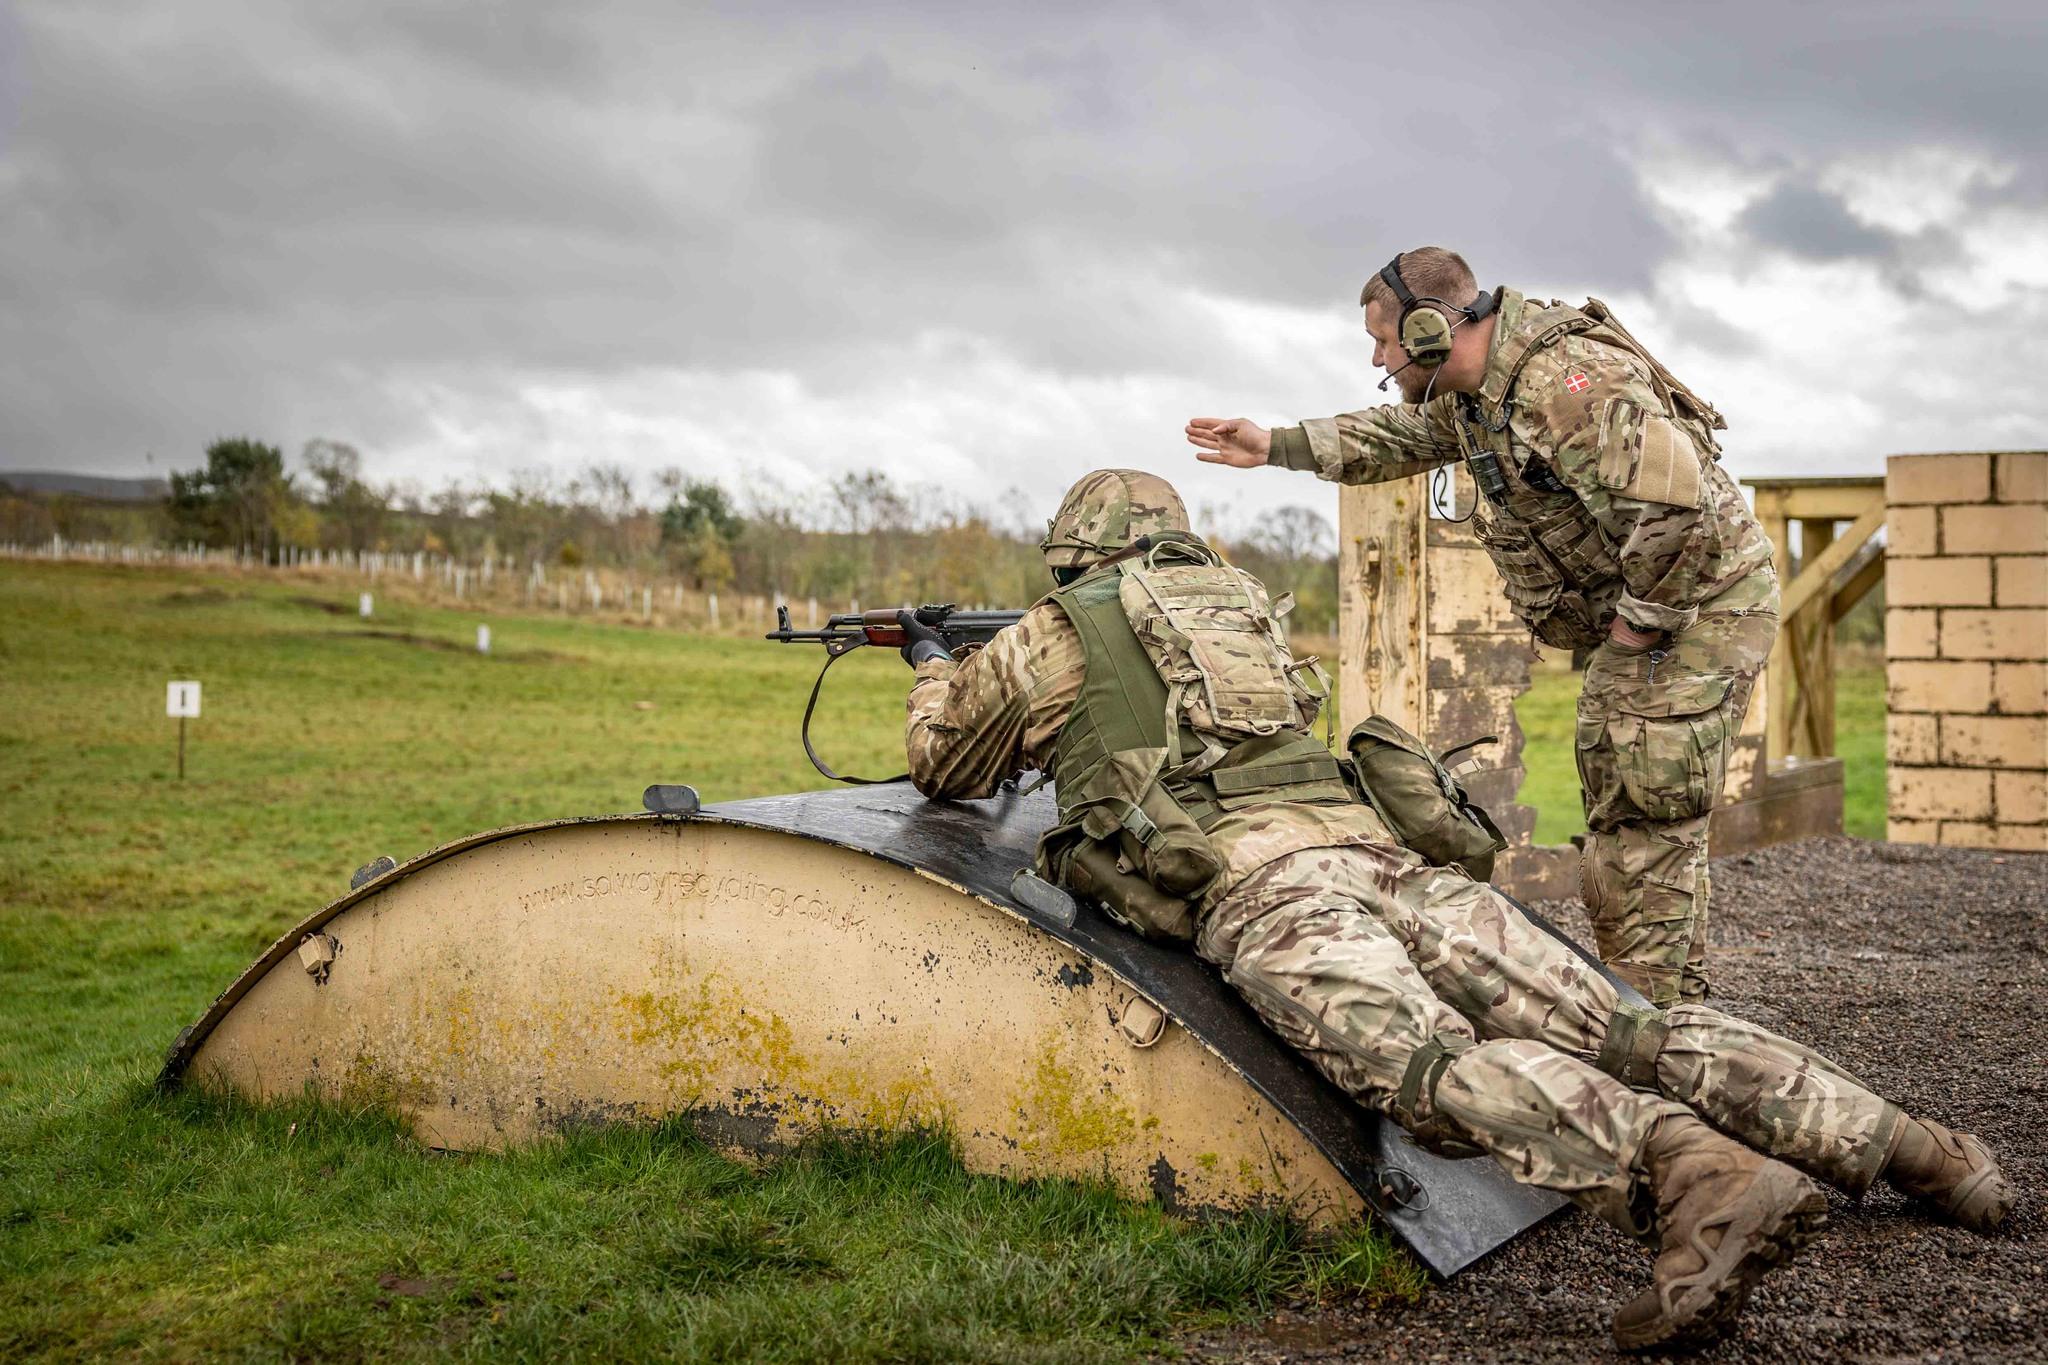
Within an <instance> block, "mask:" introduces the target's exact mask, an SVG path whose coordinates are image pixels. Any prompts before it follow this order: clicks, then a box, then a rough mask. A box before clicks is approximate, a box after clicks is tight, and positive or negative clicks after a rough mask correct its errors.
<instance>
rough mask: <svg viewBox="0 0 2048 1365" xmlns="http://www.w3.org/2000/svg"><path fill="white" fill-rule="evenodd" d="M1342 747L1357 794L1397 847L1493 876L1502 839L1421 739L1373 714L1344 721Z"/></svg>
mask: <svg viewBox="0 0 2048 1365" xmlns="http://www.w3.org/2000/svg"><path fill="white" fill-rule="evenodd" d="M1491 739H1492V737H1491V736H1488V737H1487V739H1484V740H1475V741H1473V743H1474V744H1484V743H1488V742H1490V740H1491ZM1344 747H1345V749H1346V751H1347V752H1348V753H1349V754H1350V755H1351V764H1350V775H1351V778H1352V780H1353V782H1354V783H1355V784H1356V786H1357V788H1358V790H1359V794H1360V795H1361V796H1362V797H1363V798H1364V800H1365V802H1366V804H1367V805H1369V806H1371V807H1372V808H1373V809H1374V810H1376V811H1378V812H1379V813H1380V818H1381V819H1383V820H1385V821H1386V822H1387V827H1388V828H1389V829H1390V830H1392V831H1393V834H1394V837H1395V838H1396V839H1399V840H1400V841H1401V843H1402V844H1403V845H1404V846H1405V847H1407V848H1409V849H1412V850H1414V851H1415V852H1416V853H1419V854H1421V855H1422V856H1423V857H1424V858H1425V859H1427V860H1428V861H1429V862H1431V863H1432V864H1434V865H1435V866H1437V867H1458V868H1461V869H1463V870H1464V872H1465V873H1466V875H1468V876H1470V877H1471V878H1472V880H1474V881H1478V882H1483V881H1486V880H1488V879H1489V878H1491V877H1492V876H1493V857H1494V855H1495V854H1496V853H1498V852H1500V851H1501V850H1502V849H1504V848H1506V847H1507V846H1508V841H1507V840H1506V839H1505V838H1503V837H1501V832H1500V830H1499V828H1498V827H1497V826H1495V824H1494V823H1493V820H1492V817H1490V816H1488V815H1487V813H1486V812H1485V811H1483V810H1481V809H1480V808H1479V807H1478V806H1476V805H1474V804H1473V803H1472V801H1471V799H1470V798H1469V797H1468V796H1466V794H1465V788H1464V786H1463V785H1462V784H1461V783H1460V782H1459V781H1458V779H1457V778H1455V777H1453V776H1451V772H1450V769H1449V768H1447V767H1445V766H1444V763H1443V760H1442V759H1439V758H1438V757H1437V756H1436V755H1434V754H1432V753H1431V752H1430V751H1429V746H1428V745H1426V744H1424V743H1423V742H1422V741H1421V740H1419V739H1417V738H1416V737H1415V736H1414V735H1413V734H1410V733H1409V732H1408V731H1407V730H1406V729H1404V728H1403V727H1402V726H1400V725H1398V724H1396V723H1395V722H1393V721H1391V720H1389V719H1387V718H1386V717H1385V716H1374V717H1372V718H1371V719H1370V720H1363V721H1360V722H1359V723H1358V724H1357V725H1355V726H1353V727H1352V730H1351V733H1350V734H1349V735H1346V736H1345V737H1344ZM1471 747H1472V745H1471V744H1466V745H1461V746H1459V749H1467V748H1471ZM1459 749H1452V750H1449V751H1447V754H1455V753H1457V752H1459Z"/></svg>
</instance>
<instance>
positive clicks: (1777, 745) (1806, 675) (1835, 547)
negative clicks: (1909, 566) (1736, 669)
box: [1742, 475, 1885, 762]
mask: <svg viewBox="0 0 2048 1365" xmlns="http://www.w3.org/2000/svg"><path fill="white" fill-rule="evenodd" d="M1742 482H1743V483H1744V485H1746V486H1747V487H1748V488H1749V489H1750V490H1751V491H1752V492H1753V493H1754V495H1755V498H1756V515H1757V520H1759V521H1761V522H1762V523H1763V527H1764V532H1765V533H1766V534H1767V535H1769V536H1770V538H1771V546H1772V548H1773V551H1774V556H1773V557H1774V560H1775V562H1776V564H1777V568H1778V582H1779V583H1780V584H1781V585H1782V586H1781V589H1780V595H1781V601H1780V605H1779V611H1780V617H1779V620H1780V625H1779V629H1778V642H1777V645H1776V646H1775V647H1774V648H1773V649H1772V651H1771V663H1770V673H1769V675H1768V677H1769V681H1768V683H1767V684H1766V687H1767V688H1768V691H1769V697H1768V701H1767V710H1766V712H1765V734H1766V741H1765V743H1766V750H1765V752H1766V753H1767V755H1768V756H1769V759H1770V761H1772V762H1777V761H1779V760H1782V759H1786V758H1793V757H1799V758H1825V757H1828V756H1830V755H1832V754H1833V753H1834V752H1835V624H1836V623H1837V622H1838V621H1840V620H1841V619H1842V618H1843V617H1844V616H1846V615H1848V613H1849V610H1850V608H1852V607H1854V606H1855V605H1856V604H1857V603H1858V602H1860V601H1862V600H1863V598H1864V596H1865V595H1866V594H1867V593H1869V591H1870V590H1871V589H1872V588H1874V587H1876V586H1877V585H1878V583H1879V582H1880V581H1881V580H1882V579H1883V578H1884V547H1883V545H1881V544H1875V543H1873V537H1875V536H1876V535H1877V533H1878V532H1879V531H1881V530H1883V529H1884V525H1885V497H1884V479H1883V477H1882V476H1877V475H1873V476H1870V477H1851V478H1832V479H1744V480H1743V481H1742ZM1794 522H1797V523H1798V525H1799V556H1798V561H1797V567H1798V573H1797V574H1796V575H1795V574H1794V573H1793V567H1794V560H1793V555H1792V542H1791V529H1792V525H1793V523H1794ZM1843 522H1847V523H1848V524H1849V525H1848V529H1847V530H1846V531H1838V530H1837V528H1838V527H1839V526H1840V525H1841V524H1842V523H1843Z"/></svg>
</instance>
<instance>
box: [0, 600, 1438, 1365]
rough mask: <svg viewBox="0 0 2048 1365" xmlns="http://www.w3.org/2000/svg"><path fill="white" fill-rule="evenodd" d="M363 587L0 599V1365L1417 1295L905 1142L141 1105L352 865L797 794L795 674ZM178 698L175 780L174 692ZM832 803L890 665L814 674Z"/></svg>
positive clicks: (889, 742)
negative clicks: (765, 1139)
mask: <svg viewBox="0 0 2048 1365" xmlns="http://www.w3.org/2000/svg"><path fill="white" fill-rule="evenodd" d="M355 591H356V585H355V584H353V583H343V582H340V581H335V582H332V583H328V584H324V585H323V584H320V583H318V582H314V581H305V582H292V581H288V580H287V581H279V580H277V579H274V578H271V577H267V576H266V577H255V576H251V577H247V578H239V577H234V576H230V575H226V574H220V573H207V574H198V573H193V574H185V573H175V572H164V571H149V572H141V571H130V570H120V569H108V568H96V567H85V566H65V565H55V566H53V565H42V564H22V563H6V564H0V830H4V833H0V1021H4V1027H0V1359H17V1358H21V1357H24V1356H34V1355H46V1356H64V1357H79V1356H99V1355H105V1354H122V1355H133V1356H140V1357H191V1356H195V1355H200V1354H231V1355H257V1356H268V1357H293V1358H315V1357H359V1356H362V1355H365V1354H396V1355H406V1356H429V1355H432V1356H441V1355H447V1354H456V1355H470V1356H490V1357H493V1358H497V1357H506V1356H510V1357H523V1358H531V1359H541V1358H549V1359H553V1358H561V1357H571V1358H574V1357H582V1358H596V1357H606V1358H611V1357H616V1356H621V1355H629V1356H663V1355H674V1356H680V1357H689V1358H696V1359H710V1360H721V1359H742V1358H744V1359H843V1360H862V1359H885V1358H886V1359H930V1360H952V1359H987V1360H1048V1361H1049V1360H1060V1361H1065V1360H1082V1359H1093V1358H1107V1359H1119V1358H1127V1357H1129V1356H1131V1355H1133V1354H1135V1353H1141V1352H1142V1351H1144V1350H1145V1349H1147V1348H1149V1347H1151V1346H1154V1345H1156V1344H1157V1343H1159V1342H1160V1341H1162V1340H1163V1339H1164V1336H1165V1334H1166V1333H1168V1332H1170V1331H1171V1330H1173V1329H1174V1328H1176V1327H1177V1326H1180V1325H1184V1324H1187V1323H1190V1322H1200V1321H1205V1320H1218V1319H1231V1318H1243V1317H1246V1316H1249V1315H1254V1314H1257V1313H1258V1312H1260V1311H1261V1310H1262V1309H1265V1308H1267V1307H1269V1306H1270V1305H1271V1304H1273V1303H1274V1302H1276V1301H1278V1300H1280V1299H1283V1298H1296V1297H1315V1296H1320V1295H1340V1294H1365V1295H1391V1296H1408V1295H1412V1294H1413V1293H1415V1292H1416V1291H1417V1288H1418V1286H1419V1276H1418V1272H1417V1271H1416V1270H1415V1269H1414V1266H1413V1264H1412V1263H1411V1262H1409V1261H1407V1260H1406V1259H1405V1258H1402V1257H1398V1256H1396V1255H1394V1254H1392V1253H1391V1252H1390V1251H1389V1250H1388V1246H1387V1243H1386V1242H1385V1241H1384V1240H1383V1239H1382V1238H1381V1237H1380V1236H1379V1235H1378V1234H1377V1233H1375V1232H1369V1231H1362V1232H1359V1233H1356V1234H1353V1235H1351V1236H1349V1237H1347V1238H1345V1239H1343V1240H1341V1241H1338V1242H1336V1243H1334V1244H1330V1243H1322V1244H1317V1243H1312V1242H1311V1240H1310V1239H1309V1238H1307V1237H1306V1236H1305V1235H1304V1233H1303V1232H1302V1230H1301V1229H1300V1228H1299V1227H1298V1226H1296V1225H1294V1224H1292V1223H1290V1222H1288V1221H1287V1220H1285V1219H1283V1218H1279V1217H1248V1218H1240V1219H1236V1220H1233V1221H1228V1222H1211V1223H1194V1222H1187V1221H1182V1220H1177V1219H1174V1218H1171V1217H1168V1216H1167V1215H1165V1214H1163V1213H1161V1212H1160V1211H1159V1210H1158V1209H1156V1208H1152V1207H1147V1206H1142V1205H1134V1204H1130V1203H1126V1202H1122V1201H1119V1200H1117V1199H1115V1198H1113V1197H1111V1196H1110V1195H1108V1194H1107V1193H1105V1192H1104V1191H1102V1190H1099V1189H1090V1188H1086V1187H1082V1186H1076V1185H1073V1184H1066V1183H1048V1184H1033V1185H1022V1186H1020V1185H1013V1184H1006V1183H1003V1182H999V1181H994V1180H988V1179H982V1178H978V1177H973V1176H970V1175H968V1174H966V1173H965V1172H964V1171H963V1170H962V1169H961V1168H960V1166H959V1163H958V1162H957V1161H956V1160H955V1159H954V1157H953V1155H952V1153H951V1151H950V1149H949V1147H948V1146H947V1144H946V1143H945V1142H944V1141H943V1140H942V1139H937V1138H934V1137H932V1136H930V1135H907V1136H897V1137H872V1136H860V1135H840V1136H838V1137H834V1138H827V1139H821V1140H820V1141H819V1142H818V1143H817V1144H816V1145H815V1146H814V1147H813V1148H811V1149H810V1150H807V1151H804V1152H802V1153H800V1154H798V1155H797V1156H794V1157H792V1158H789V1159H787V1160H784V1161H782V1162H779V1163H777V1164H775V1165H774V1166H772V1167H769V1168H767V1169H765V1170H758V1171H757V1170H751V1169H749V1168H747V1167H745V1166H742V1165H740V1164H737V1163H735V1162H733V1161H730V1160H728V1159H726V1158H724V1157H722V1156H720V1155H718V1154H716V1153H714V1152H711V1151H709V1150H706V1149H705V1148H703V1147H702V1146H701V1145H699V1144H698V1143H697V1142H696V1141H695V1139H694V1138H693V1137H692V1135H691V1134H690V1133H689V1132H688V1131H687V1130H686V1129H684V1128H682V1127H681V1126H679V1125H669V1126H665V1127H657V1128H652V1129H641V1130H608V1131H603V1132H594V1133H584V1134H581V1135H579V1136H577V1137H575V1138H573V1139H570V1140H566V1141H563V1142H559V1143H554V1144H551V1145H547V1146H544V1147H540V1148H536V1149H534V1150H530V1151H526V1152H521V1153H515V1154H511V1155H504V1156H478V1157H449V1156H440V1155H435V1154H431V1153H428V1152H426V1151H423V1150H421V1149H420V1148H418V1147H417V1146H415V1145H413V1144H412V1143H411V1142H410V1141H409V1140H407V1139H406V1138H405V1137H404V1136H403V1135H402V1134H401V1133H400V1132H399V1131H398V1130H397V1129H396V1128H395V1127H394V1126H393V1125H392V1124H391V1123H390V1122H389V1121H388V1120H387V1119H386V1118H384V1117H382V1116H380V1115H378V1114H375V1113H344V1112H339V1111H337V1110H334V1109H316V1108H312V1107H306V1106H293V1107H288V1108H285V1109H279V1110H269V1111H258V1110H254V1109H251V1108H249V1107H247V1106H244V1105H240V1104H236V1103H230V1102H226V1101H222V1100H218V1099H210V1098H207V1097H204V1096H194V1095H189V1094H185V1095H177V1096H173V1097H169V1098H164V1097H158V1096H156V1095H154V1094H152V1092H151V1090H150V1087H149V1082H150V1079H151V1078H152V1077H153V1076H154V1074H155V1072H156V1069H157V1066H158V1065H159V1063H160V1061H161V1058H162V1055H163V1052H164V1049H165V1048H166V1047H167V1046H168V1044H169V1043H170V1041H171V1039H172V1037H173V1036H174V1035H175V1034H176V1033H177V1031H178V1029H179V1028H181V1027H182V1026H184V1025H185V1024H188V1023H190V1022H191V1021H192V1020H193V1019H194V1018H195V1017H196V1016H197V1015H198V1013H199V1011H200V1010H201V1008H202V1007H203V1006H204V1005H205V1004H206V1003H207V1001H209V1000H210V999H211V998H212V997H213V995H214V994H215V993H216V992H217V991H219V990H220V989H221V987H222V986H224V985H225V984H226V983H227V982H228V981H229V980H231V979H232V978H233V977H234V975H235V974H236V973H238V972H239V971H240V970H241V969H242V968H243V967H244V966H246V965H247V964H248V963H249V961H250V960H251V959H253V958H254V957H255V955H256V954H257V953H258V952H259V951H260V950H261V949H262V948H263V947H264V946H265V945H267V944H268V943H269V942H270V941H271V940H272V939H273V938H275V937H276V936H277V935H278V934H280V933H281V932H283V931H284V930H285V929H287V928H289V927H290V926H291V925H292V924H293V923H295V922H296V921H297V920H298V919H300V918H301V917H303V916H304V915H306V914H307V913H309V912H310V911H312V910H313V909H315V908H317V907H319V906H320V905H322V904H325V903H326V902H328V901H330V900H332V899H333V898H334V897H335V896H336V895H337V894H339V893H340V892H341V891H343V890H344V889H345V888H346V885H347V878H348V874H349V872H350V871H351V870H352V869H353V868H355V867H357V866H359V865H360V864H362V863H364V862H366V861H368V860H369V859H370V858H372V857H374V856H375V855H377V854H380V853H387V852H388V853H391V854H393V855H394V856H397V857H399V858H400V859H404V858H406V857H408V856H410V855H412V854H415V853H418V852H421V851H423V850H425V849H427V848H429V847H431V846H433V845H435V844H438V843H441V842H443V841H445V840H448V839H451V838H454V837H456V836H458V835H462V834H466V833H470V832H472V831H476V830H482V829H488V828H492V827H496V826H501V825H506V824H511V823H515V822H519V821H525V820H537V819H543V818H548V817H553V816H562V815H575V814H590V813H597V812H606V811H624V810H632V809H636V808H637V806H638V799H639V793H640V790H641V788H642V787H643V786H644V785H646V784H647V783H648V782H650V781H655V780H666V781H688V782H691V783H693V784H695V785H696V786H697V787H698V788H699V789H700V790H701V791H702V792H703V794H704V795H705V797H706V798H707V799H710V800H719V799H723V798H729V797H735V796H743V795H750V794H757V793H764V792H775V791H789V790H794V789H798V788H802V787H810V786H816V785H820V784H821V779H819V778H817V776H816V775H815V774H814V773H812V772H811V770H810V768H809V767H808V765H807V764H806V763H805V761H804V759H803V755H802V751H801V750H800V749H799V747H798V745H797V739H796V732H795V722H796V718H797V716H798V714H799V713H800V710H801V706H802V701H803V696H804V691H805V689H806V688H807V687H808V686H809V683H810V678H811V675H812V672H813V671H814V670H815V668H816V666H817V663H818V662H819V660H818V657H817V655H816V653H815V651H803V650H799V649H797V648H794V647H781V646H774V645H769V644H766V643H756V642H750V641H744V640H734V639H709V638H691V637H683V636H678V635H674V634H668V633H657V632H653V631H647V630H640V629H634V628H630V627H625V626H607V625H596V624H590V623H584V622H576V621H567V620H563V619H560V618H525V617H508V616H497V617H494V618H492V624H493V628H494V633H495V641H494V652H493V653H492V654H491V655H489V656H488V657H484V656H479V655H477V654H476V653H475V652H474V650H473V648H472V645H473V641H474V630H475V624H476V620H477V618H476V617H475V616H474V615H470V614H466V613H455V612H450V611H445V610H439V609H431V608H427V607H424V606H418V605H407V604H405V603H403V602H400V601H396V600H393V599H392V597H391V595H390V594H389V593H388V592H387V593H385V594H382V595H380V600H379V608H378V615H377V617H376V619H375V621H374V622H363V621H359V620H357V619H356V617H355V616H354V601H355ZM186 677H189V678H197V679H199V680H201V682H202V683H203V684H204V687H205V714H204V717H203V719H201V720H199V721H196V722H193V724H192V727H191V734H190V750H189V754H188V768H189V771H188V776H187V778H186V780H185V781H183V782H182V783H181V782H178V781H177V780H175V767H174V765H175V752H176V751H175V736H176V722H174V721H170V720H167V719H166V718H165V717H164V715H163V696H164V684H165V682H166V681H167V680H169V679H172V678H186ZM831 682H832V685H833V690H832V693H831V700H830V704H829V705H828V706H827V707H826V708H825V710H824V714H823V715H822V717H821V722H820V730H819V733H820V739H821V743H823V744H825V745H826V746H827V747H826V752H827V753H828V756H829V757H830V758H831V759H832V760H833V761H834V762H835V763H838V764H841V765H843V766H842V771H847V770H851V771H854V772H869V773H887V772H892V771H895V770H896V769H897V768H898V767H900V764H901V748H900V744H901V738H900V734H901V731H900V727H901V716H902V697H903V692H904V687H905V683H906V677H905V673H904V670H903V666H902V664H901V663H900V662H899V661H898V660H897V659H896V658H895V657H894V656H893V655H891V654H884V653H881V652H879V651H877V652H876V653H875V655H874V656H873V657H858V656H857V657H855V658H852V659H849V660H848V661H846V662H845V663H844V664H842V665H840V666H839V667H838V668H835V669H834V670H833V675H832V679H831Z"/></svg>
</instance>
